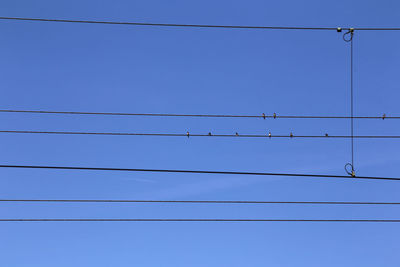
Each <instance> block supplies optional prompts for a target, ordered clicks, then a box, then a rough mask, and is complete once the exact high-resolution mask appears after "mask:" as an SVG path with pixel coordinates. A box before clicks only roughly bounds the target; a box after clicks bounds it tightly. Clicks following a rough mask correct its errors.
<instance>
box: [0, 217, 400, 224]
mask: <svg viewBox="0 0 400 267" xmlns="http://www.w3.org/2000/svg"><path fill="white" fill-rule="evenodd" d="M0 222H348V223H356V222H358V223H399V222H400V220H397V219H396V220H386V219H142V218H140V219H139V218H138V219H121V218H118V219H81V218H79V219H25V218H23V219H0Z"/></svg>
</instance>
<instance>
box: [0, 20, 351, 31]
mask: <svg viewBox="0 0 400 267" xmlns="http://www.w3.org/2000/svg"><path fill="white" fill-rule="evenodd" d="M0 19H2V20H18V21H35V22H66V23H86V24H109V25H128V26H157V27H189V28H225V29H261V30H335V31H336V30H337V28H334V27H291V26H288V27H285V26H243V25H210V24H176V23H147V22H122V21H99V20H71V19H44V18H22V17H0ZM342 29H343V30H346V28H342Z"/></svg>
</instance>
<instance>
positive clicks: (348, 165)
mask: <svg viewBox="0 0 400 267" xmlns="http://www.w3.org/2000/svg"><path fill="white" fill-rule="evenodd" d="M348 167H350V170H349V168H348ZM344 170H345V171H346V173H347V174H348V175H351V177H356V172H355V171H354V167H353V165H351V163H346V165H344Z"/></svg>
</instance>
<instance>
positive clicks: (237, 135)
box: [0, 130, 400, 139]
mask: <svg viewBox="0 0 400 267" xmlns="http://www.w3.org/2000/svg"><path fill="white" fill-rule="evenodd" d="M0 133H10V134H14V133H15V134H60V135H64V134H65V135H106V136H107V135H111V136H163V137H189V138H190V137H229V138H357V139H398V138H400V135H355V136H351V135H294V134H289V135H273V134H271V136H269V134H264V135H263V134H239V133H238V134H212V133H209V134H192V133H186V134H184V133H181V134H180V133H128V132H125V133H122V132H69V131H19V130H0Z"/></svg>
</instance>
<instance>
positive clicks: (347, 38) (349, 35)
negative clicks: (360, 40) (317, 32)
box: [338, 28, 354, 42]
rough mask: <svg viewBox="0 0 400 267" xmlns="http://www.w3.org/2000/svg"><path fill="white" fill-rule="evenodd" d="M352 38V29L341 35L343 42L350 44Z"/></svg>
mask: <svg viewBox="0 0 400 267" xmlns="http://www.w3.org/2000/svg"><path fill="white" fill-rule="evenodd" d="M338 32H339V31H338ZM353 36H354V28H350V29H349V30H348V31H347V32H346V33H345V34H343V40H344V41H345V42H351V41H353Z"/></svg>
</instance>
